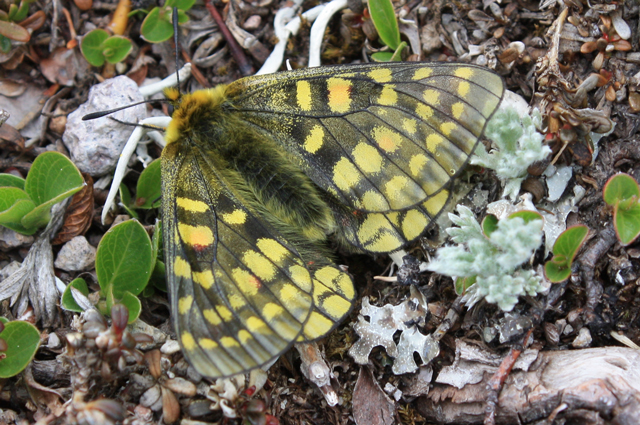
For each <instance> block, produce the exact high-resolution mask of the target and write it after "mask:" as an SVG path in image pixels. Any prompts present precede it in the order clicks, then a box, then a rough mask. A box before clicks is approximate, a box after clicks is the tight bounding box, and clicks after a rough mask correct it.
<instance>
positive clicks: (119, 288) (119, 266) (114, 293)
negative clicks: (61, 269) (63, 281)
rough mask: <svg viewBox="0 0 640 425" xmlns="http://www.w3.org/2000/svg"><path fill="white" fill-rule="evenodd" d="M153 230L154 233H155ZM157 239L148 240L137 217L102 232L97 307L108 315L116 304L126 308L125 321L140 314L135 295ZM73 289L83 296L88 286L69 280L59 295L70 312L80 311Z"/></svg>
mask: <svg viewBox="0 0 640 425" xmlns="http://www.w3.org/2000/svg"><path fill="white" fill-rule="evenodd" d="M156 233H157V232H156ZM158 245H159V243H158V241H157V239H156V237H155V234H154V241H153V243H152V241H151V239H150V238H149V235H148V234H147V232H146V231H145V230H144V227H142V225H141V224H140V223H139V222H138V221H137V220H128V221H125V222H122V223H120V224H118V225H116V226H114V227H112V228H111V229H109V231H108V232H107V233H105V235H104V237H103V238H102V240H101V241H100V244H99V245H98V250H97V252H96V275H97V277H98V284H99V285H100V302H99V303H98V306H97V307H98V309H99V310H100V311H101V312H102V314H105V315H106V314H108V312H109V311H111V307H112V306H113V305H114V304H116V303H122V304H124V305H125V306H126V307H127V310H128V311H129V322H130V323H131V322H133V321H135V320H136V319H137V318H138V316H139V315H140V310H141V307H142V306H141V304H140V300H139V299H138V297H137V296H138V295H139V294H140V293H141V292H142V291H143V290H144V289H145V287H146V286H147V283H148V282H149V279H150V277H151V275H152V272H153V270H154V268H155V262H156V261H155V259H156V257H157V250H158ZM72 288H73V289H75V290H77V291H79V292H80V293H81V294H82V295H84V296H87V295H88V294H89V289H88V287H87V284H86V282H85V281H84V280H82V279H76V280H74V281H72V282H71V283H70V284H69V285H68V286H67V289H66V290H65V292H64V294H63V295H62V306H63V308H65V309H66V310H70V311H83V310H84V309H83V308H82V306H80V305H79V304H78V302H77V301H76V300H75V298H74V294H73V290H72Z"/></svg>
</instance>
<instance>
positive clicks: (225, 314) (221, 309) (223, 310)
mask: <svg viewBox="0 0 640 425" xmlns="http://www.w3.org/2000/svg"><path fill="white" fill-rule="evenodd" d="M216 310H218V314H219V315H220V317H221V318H222V320H224V321H225V322H228V321H229V320H231V318H232V317H233V313H232V312H231V311H230V310H229V309H228V308H227V307H225V306H223V305H218V306H216Z"/></svg>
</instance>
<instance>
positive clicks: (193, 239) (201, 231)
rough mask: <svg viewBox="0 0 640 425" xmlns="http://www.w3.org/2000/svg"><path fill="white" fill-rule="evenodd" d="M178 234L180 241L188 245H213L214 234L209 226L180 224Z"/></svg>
mask: <svg viewBox="0 0 640 425" xmlns="http://www.w3.org/2000/svg"><path fill="white" fill-rule="evenodd" d="M178 233H179V234H180V239H182V241H183V242H184V243H185V244H187V245H191V246H194V247H195V246H199V247H207V246H210V245H211V244H212V243H213V232H212V231H211V228H210V227H207V226H191V225H189V224H184V223H178Z"/></svg>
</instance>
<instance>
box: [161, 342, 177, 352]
mask: <svg viewBox="0 0 640 425" xmlns="http://www.w3.org/2000/svg"><path fill="white" fill-rule="evenodd" d="M178 351H180V344H178V341H176V340H173V339H170V340H168V341H167V342H165V343H164V344H163V345H162V347H160V352H161V353H162V354H166V355H171V354H175V353H177V352H178Z"/></svg>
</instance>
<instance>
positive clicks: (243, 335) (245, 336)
mask: <svg viewBox="0 0 640 425" xmlns="http://www.w3.org/2000/svg"><path fill="white" fill-rule="evenodd" d="M238 339H239V340H240V344H246V342H247V341H249V340H250V339H253V336H251V334H250V333H249V332H247V331H245V330H244V329H240V331H239V332H238Z"/></svg>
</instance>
